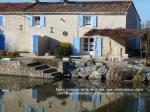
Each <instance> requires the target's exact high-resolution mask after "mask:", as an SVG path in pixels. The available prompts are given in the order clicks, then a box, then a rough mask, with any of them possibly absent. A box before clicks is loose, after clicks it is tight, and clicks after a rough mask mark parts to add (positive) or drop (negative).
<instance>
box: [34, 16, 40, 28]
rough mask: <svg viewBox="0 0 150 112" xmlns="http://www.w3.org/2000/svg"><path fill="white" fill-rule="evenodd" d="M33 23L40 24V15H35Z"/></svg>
mask: <svg viewBox="0 0 150 112" xmlns="http://www.w3.org/2000/svg"><path fill="white" fill-rule="evenodd" d="M33 24H34V26H36V25H40V16H34V17H33Z"/></svg>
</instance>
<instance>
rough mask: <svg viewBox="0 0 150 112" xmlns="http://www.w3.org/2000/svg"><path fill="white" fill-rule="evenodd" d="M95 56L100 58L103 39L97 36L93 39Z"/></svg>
mask: <svg viewBox="0 0 150 112" xmlns="http://www.w3.org/2000/svg"><path fill="white" fill-rule="evenodd" d="M94 39H95V56H96V57H98V56H102V44H103V39H102V38H101V37H99V36H97V37H95V38H94Z"/></svg>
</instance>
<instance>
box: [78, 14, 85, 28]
mask: <svg viewBox="0 0 150 112" xmlns="http://www.w3.org/2000/svg"><path fill="white" fill-rule="evenodd" d="M78 21H79V26H80V27H83V26H84V20H83V16H79V18H78Z"/></svg>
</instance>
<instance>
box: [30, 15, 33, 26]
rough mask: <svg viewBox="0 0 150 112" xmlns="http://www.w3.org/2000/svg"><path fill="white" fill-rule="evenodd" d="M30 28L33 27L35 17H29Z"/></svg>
mask: <svg viewBox="0 0 150 112" xmlns="http://www.w3.org/2000/svg"><path fill="white" fill-rule="evenodd" d="M29 26H33V16H29Z"/></svg>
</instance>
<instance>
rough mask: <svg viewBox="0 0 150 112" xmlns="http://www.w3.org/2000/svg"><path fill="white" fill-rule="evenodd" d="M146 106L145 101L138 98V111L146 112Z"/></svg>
mask: <svg viewBox="0 0 150 112" xmlns="http://www.w3.org/2000/svg"><path fill="white" fill-rule="evenodd" d="M144 106H145V102H144V99H143V98H138V111H137V112H145V109H144Z"/></svg>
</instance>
